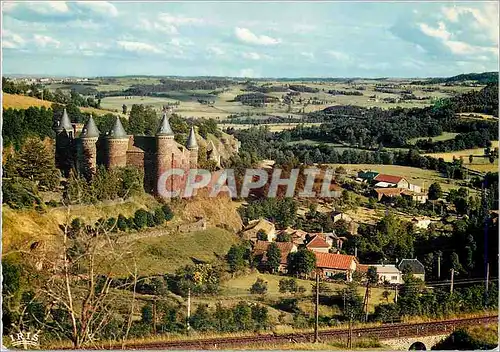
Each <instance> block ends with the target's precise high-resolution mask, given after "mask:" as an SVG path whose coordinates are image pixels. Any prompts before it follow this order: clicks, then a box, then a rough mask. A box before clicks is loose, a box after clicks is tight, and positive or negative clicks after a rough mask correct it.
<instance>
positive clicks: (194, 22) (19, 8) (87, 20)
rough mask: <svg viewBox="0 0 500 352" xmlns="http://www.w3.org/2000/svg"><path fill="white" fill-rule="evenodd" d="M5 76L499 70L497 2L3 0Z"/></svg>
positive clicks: (384, 73) (368, 74) (385, 73)
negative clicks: (120, 0)
mask: <svg viewBox="0 0 500 352" xmlns="http://www.w3.org/2000/svg"><path fill="white" fill-rule="evenodd" d="M2 16H3V21H2V55H3V60H2V65H3V66H2V68H3V73H4V75H8V74H27V75H57V76H61V75H62V76H83V77H94V76H122V75H177V76H232V77H252V78H263V77H442V76H452V75H456V74H460V73H467V72H485V71H498V41H499V29H498V22H499V20H498V2H496V1H495V2H480V1H475V2H409V1H405V2H364V3H361V2H308V3H305V2H230V1H220V2H188V1H186V2H141V3H139V2H104V1H89V2H79V1H76V2H64V1H54V2H50V1H44V2H9V1H3V2H2Z"/></svg>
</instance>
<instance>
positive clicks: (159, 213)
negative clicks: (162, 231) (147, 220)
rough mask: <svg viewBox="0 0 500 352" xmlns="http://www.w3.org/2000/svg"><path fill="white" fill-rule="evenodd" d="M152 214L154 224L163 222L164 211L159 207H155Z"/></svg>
mask: <svg viewBox="0 0 500 352" xmlns="http://www.w3.org/2000/svg"><path fill="white" fill-rule="evenodd" d="M153 216H154V221H155V224H156V225H161V224H163V223H164V222H165V213H164V212H163V210H162V209H161V208H156V209H155V212H154V215H153Z"/></svg>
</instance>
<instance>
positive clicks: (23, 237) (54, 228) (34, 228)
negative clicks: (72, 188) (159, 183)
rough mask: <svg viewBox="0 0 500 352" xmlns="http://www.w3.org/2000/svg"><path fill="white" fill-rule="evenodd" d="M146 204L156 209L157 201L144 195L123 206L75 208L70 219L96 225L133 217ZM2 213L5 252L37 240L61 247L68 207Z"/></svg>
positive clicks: (71, 210)
mask: <svg viewBox="0 0 500 352" xmlns="http://www.w3.org/2000/svg"><path fill="white" fill-rule="evenodd" d="M146 205H147V206H149V207H152V208H154V207H155V206H156V205H157V202H156V201H155V199H154V198H153V197H152V196H150V195H144V196H142V197H138V198H132V199H131V200H129V201H126V202H123V203H116V202H113V203H111V202H110V203H109V204H99V205H77V206H72V207H71V209H70V211H69V217H70V219H73V218H76V217H80V218H82V219H83V221H84V222H86V223H94V222H95V221H97V220H98V219H99V218H107V217H112V216H115V217H116V216H117V215H118V214H123V215H124V216H126V217H129V216H132V215H133V214H134V212H135V211H136V210H137V209H139V208H146V207H147V206H146ZM2 213H3V214H2V220H3V221H2V235H3V236H2V245H3V252H4V253H6V252H9V251H11V250H19V249H21V250H23V249H27V248H28V247H29V246H30V245H31V244H32V243H33V242H34V241H44V242H45V243H46V244H47V245H48V247H51V246H52V245H55V244H57V236H56V234H59V232H60V230H59V224H63V223H64V222H65V221H66V219H67V218H68V209H67V208H64V207H59V208H47V209H46V211H44V212H38V211H36V210H33V209H29V210H13V209H11V208H10V207H8V206H6V205H4V206H3V207H2Z"/></svg>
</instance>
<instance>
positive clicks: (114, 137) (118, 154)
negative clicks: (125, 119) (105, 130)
mask: <svg viewBox="0 0 500 352" xmlns="http://www.w3.org/2000/svg"><path fill="white" fill-rule="evenodd" d="M107 137H108V138H107V142H108V143H107V145H108V150H107V151H108V153H107V160H106V166H107V167H108V168H113V167H123V166H126V165H127V149H128V142H129V137H128V135H127V132H125V129H124V128H123V125H122V122H121V121H120V118H119V117H117V118H116V121H115V124H114V126H113V128H112V129H111V131H110V132H109V134H108V136H107Z"/></svg>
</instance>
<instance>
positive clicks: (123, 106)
mask: <svg viewBox="0 0 500 352" xmlns="http://www.w3.org/2000/svg"><path fill="white" fill-rule="evenodd" d="M122 112H123V114H124V115H126V114H127V105H125V104H123V105H122Z"/></svg>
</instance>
